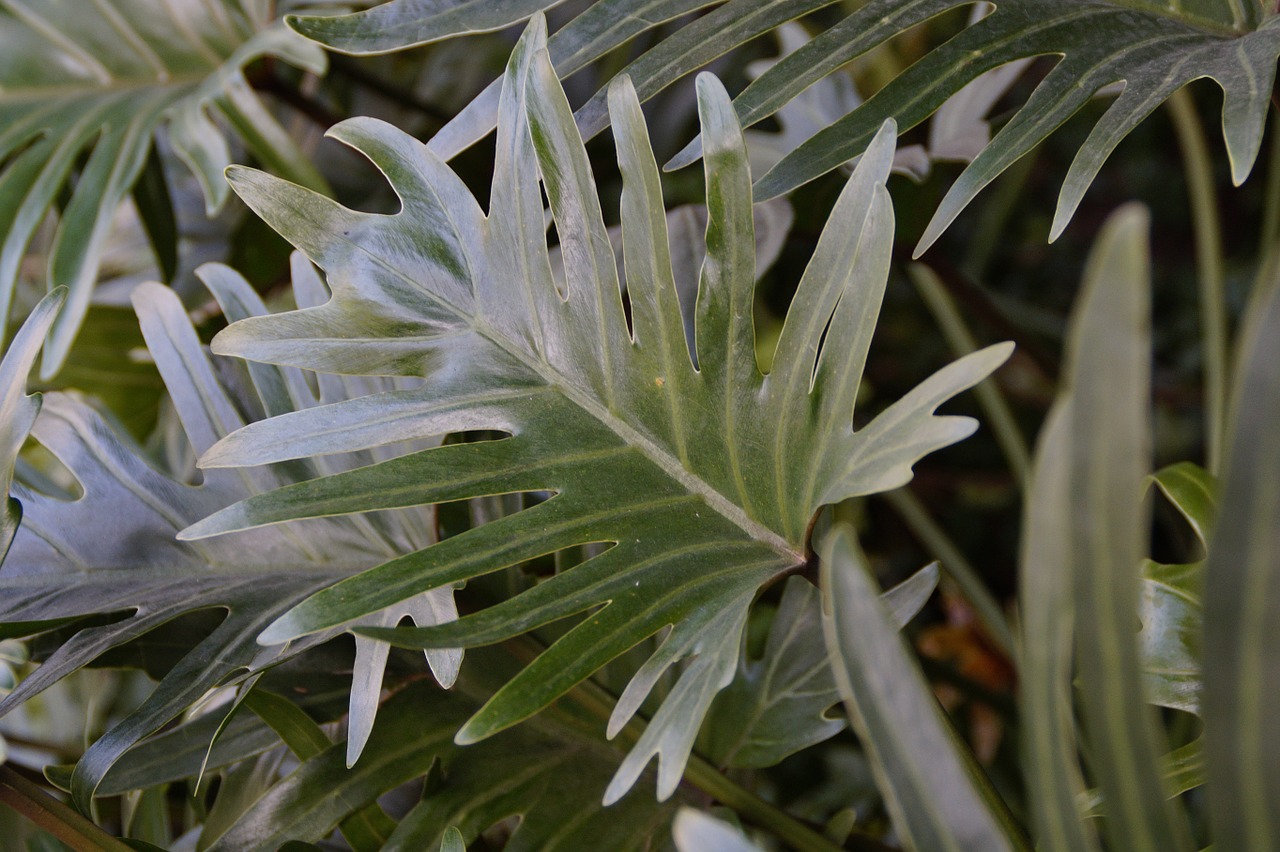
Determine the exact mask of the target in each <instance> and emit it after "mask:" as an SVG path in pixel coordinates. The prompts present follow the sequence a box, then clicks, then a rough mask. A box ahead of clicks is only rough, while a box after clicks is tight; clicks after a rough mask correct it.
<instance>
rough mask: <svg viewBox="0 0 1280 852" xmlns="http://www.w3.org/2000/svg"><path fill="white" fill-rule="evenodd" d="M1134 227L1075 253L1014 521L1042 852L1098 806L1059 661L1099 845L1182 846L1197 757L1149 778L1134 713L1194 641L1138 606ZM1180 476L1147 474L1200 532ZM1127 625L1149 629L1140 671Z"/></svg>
mask: <svg viewBox="0 0 1280 852" xmlns="http://www.w3.org/2000/svg"><path fill="white" fill-rule="evenodd" d="M1146 224H1147V215H1146V212H1145V211H1144V210H1142V209H1141V208H1139V207H1138V206H1136V205H1131V206H1129V207H1126V208H1122V209H1121V210H1120V211H1118V212H1117V213H1115V214H1113V216H1112V217H1111V219H1110V220H1109V221H1108V223H1107V225H1106V227H1105V228H1104V229H1103V231H1102V233H1101V235H1100V236H1099V238H1098V241H1097V243H1096V245H1095V247H1094V249H1093V251H1092V252H1091V254H1090V257H1089V263H1088V267H1087V270H1086V274H1085V285H1084V288H1083V292H1082V295H1081V297H1080V300H1079V303H1078V304H1077V306H1076V308H1075V310H1074V312H1073V316H1072V322H1071V332H1070V336H1069V342H1068V349H1067V364H1066V371H1065V376H1064V382H1063V384H1064V388H1063V391H1062V394H1061V395H1060V397H1059V399H1058V401H1057V403H1056V404H1055V408H1054V409H1053V412H1052V413H1051V415H1050V418H1049V421H1048V425H1047V426H1046V429H1045V434H1044V436H1043V437H1042V438H1041V441H1040V446H1039V449H1038V451H1037V462H1036V472H1035V475H1034V477H1033V487H1032V489H1031V492H1030V495H1031V496H1030V501H1031V502H1030V503H1029V506H1028V512H1027V520H1026V530H1027V537H1026V540H1025V542H1024V550H1023V565H1022V577H1023V596H1022V599H1023V605H1024V609H1025V618H1026V624H1025V632H1024V636H1025V642H1024V646H1025V648H1024V657H1025V659H1024V669H1025V683H1024V691H1023V707H1024V712H1025V714H1026V715H1027V716H1028V717H1031V718H1036V719H1040V720H1042V721H1041V723H1040V724H1038V725H1035V726H1032V727H1029V728H1028V731H1027V740H1026V742H1027V754H1028V768H1029V773H1028V775H1029V780H1030V782H1031V785H1030V786H1031V793H1032V803H1033V808H1034V811H1033V812H1034V817H1035V823H1036V826H1037V828H1038V829H1039V831H1040V832H1041V833H1042V837H1041V840H1042V841H1043V842H1044V843H1046V844H1048V845H1049V846H1053V847H1055V848H1057V847H1061V848H1065V849H1082V850H1088V849H1096V848H1097V847H1098V841H1097V838H1096V836H1095V835H1094V832H1093V830H1092V829H1091V828H1090V827H1089V826H1087V825H1086V824H1084V823H1082V822H1081V820H1080V819H1079V815H1080V808H1081V807H1083V806H1086V805H1087V806H1089V807H1090V808H1091V809H1097V807H1096V805H1097V804H1098V798H1097V796H1096V795H1093V794H1091V793H1089V794H1087V793H1086V792H1085V791H1084V789H1083V786H1084V785H1083V780H1082V777H1081V771H1080V766H1079V763H1078V761H1077V755H1076V750H1077V747H1078V746H1077V740H1076V733H1075V726H1074V721H1073V717H1072V715H1071V713H1070V708H1071V706H1072V703H1073V702H1072V695H1071V685H1072V683H1073V680H1072V676H1071V675H1072V671H1073V669H1072V662H1073V660H1072V652H1073V650H1074V657H1075V664H1076V665H1077V666H1078V667H1079V681H1080V685H1081V687H1082V693H1081V699H1080V703H1081V707H1082V715H1083V719H1084V722H1085V726H1086V727H1085V729H1086V731H1087V733H1088V735H1089V751H1088V763H1089V765H1090V767H1091V768H1092V770H1093V772H1094V774H1095V775H1096V777H1097V781H1098V784H1099V787H1100V790H1101V802H1100V809H1101V811H1102V812H1105V814H1106V816H1107V820H1106V822H1105V823H1104V826H1105V829H1106V834H1107V837H1108V838H1109V840H1110V841H1111V842H1112V844H1113V845H1116V846H1122V847H1125V848H1151V849H1185V848H1188V847H1189V845H1190V842H1189V832H1188V830H1187V825H1186V820H1185V815H1184V813H1183V811H1182V809H1181V804H1180V803H1179V802H1177V801H1170V799H1171V797H1172V796H1173V795H1174V794H1175V793H1176V792H1181V791H1182V790H1185V789H1187V788H1188V787H1190V786H1195V781H1194V777H1193V776H1194V775H1195V774H1196V773H1195V763H1196V762H1197V761H1196V758H1197V754H1198V745H1197V744H1195V743H1192V744H1191V745H1189V746H1186V747H1184V748H1183V749H1179V750H1177V751H1175V752H1173V753H1171V754H1170V755H1167V756H1166V757H1165V758H1164V760H1163V765H1162V762H1161V760H1160V758H1159V755H1160V754H1161V752H1162V750H1163V749H1162V746H1163V745H1164V743H1163V737H1162V736H1161V734H1162V731H1161V730H1160V729H1159V727H1158V726H1157V719H1156V717H1155V716H1154V714H1153V712H1152V709H1151V708H1150V707H1148V706H1146V702H1147V701H1148V700H1157V701H1159V700H1160V699H1161V698H1162V697H1163V695H1162V684H1163V679H1162V676H1161V673H1159V672H1150V671H1146V672H1144V664H1146V665H1147V666H1148V667H1150V666H1151V665H1153V664H1158V663H1159V661H1160V657H1159V655H1160V654H1161V653H1166V654H1167V653H1168V649H1166V648H1161V647H1159V646H1158V645H1157V643H1159V642H1164V643H1168V644H1170V645H1171V646H1172V647H1173V649H1174V651H1181V650H1182V641H1181V640H1182V638H1183V637H1182V636H1181V635H1178V631H1182V630H1185V631H1186V633H1187V634H1192V633H1194V631H1195V626H1194V625H1190V626H1187V625H1168V624H1164V625H1162V624H1161V622H1162V620H1164V619H1165V617H1166V615H1167V613H1162V612H1161V609H1164V608H1166V607H1167V606H1168V605H1169V602H1170V601H1171V600H1173V599H1175V598H1176V596H1175V595H1173V594H1171V593H1170V592H1171V590H1167V589H1163V588H1161V587H1160V586H1159V585H1157V584H1155V583H1154V582H1153V581H1152V580H1151V579H1148V581H1147V584H1146V588H1147V590H1148V600H1147V602H1146V604H1145V607H1140V602H1141V595H1140V590H1141V589H1142V588H1143V585H1144V584H1143V583H1142V582H1141V579H1140V577H1141V575H1140V565H1141V560H1140V555H1141V553H1142V551H1143V538H1144V536H1145V532H1144V531H1145V529H1146V526H1147V518H1146V516H1145V513H1144V511H1143V509H1142V491H1143V489H1144V485H1145V483H1144V477H1145V476H1146V473H1145V468H1146V465H1148V464H1149V454H1150V451H1149V441H1150V422H1149V419H1150V418H1149V408H1150V402H1149V399H1148V398H1149V394H1150V357H1151V355H1150V353H1151V342H1150V313H1149V311H1150V308H1149V303H1150V302H1149V300H1150V297H1149V288H1150V285H1149V275H1150V273H1149V263H1148V260H1147V242H1146V234H1145V231H1146ZM1187 472H1188V469H1187V468H1174V469H1170V470H1165V471H1161V472H1160V473H1159V474H1157V475H1156V477H1155V481H1156V482H1157V484H1159V485H1160V487H1161V488H1162V489H1165V490H1168V489H1171V488H1172V489H1174V491H1173V492H1172V495H1176V496H1174V499H1175V504H1177V505H1179V508H1181V509H1183V510H1184V511H1186V512H1187V513H1188V517H1190V518H1193V519H1194V520H1193V524H1194V525H1196V526H1197V528H1199V529H1203V527H1204V525H1206V524H1207V517H1206V515H1207V512H1206V511H1202V510H1198V509H1197V508H1196V507H1197V506H1201V507H1202V506H1203V504H1204V503H1205V502H1206V501H1205V500H1204V498H1203V496H1202V495H1196V496H1197V498H1198V499H1197V500H1195V501H1194V503H1193V502H1192V501H1188V500H1186V499H1184V498H1183V494H1182V491H1183V489H1182V488H1181V487H1180V481H1181V480H1182V479H1183V478H1185V476H1186V474H1187ZM1149 573H1150V572H1149ZM1160 578H1161V576H1160V572H1155V579H1157V580H1158V579H1160ZM1176 591H1179V592H1180V591H1181V590H1176ZM1162 600H1163V601H1164V602H1165V606H1164V607H1161V606H1159V605H1158V604H1159V603H1160V602H1161V601H1162ZM1135 614H1140V615H1141V616H1142V617H1143V618H1144V619H1145V621H1146V625H1145V628H1146V630H1147V631H1148V632H1149V635H1148V636H1147V637H1146V639H1145V641H1146V646H1147V647H1146V649H1145V650H1146V651H1147V659H1145V660H1144V659H1143V657H1142V653H1141V651H1140V650H1139V640H1138V636H1137V635H1135V631H1134V616H1135ZM1162 632H1171V633H1174V634H1175V635H1172V636H1169V635H1165V636H1160V635H1159V634H1161V633H1162ZM1151 634H1154V635H1155V638H1153V636H1152V635H1151ZM1144 681H1145V683H1144ZM1144 687H1147V688H1144ZM1170 691H1171V690H1169V689H1168V688H1163V693H1168V692H1170ZM1162 703H1163V702H1162ZM1173 706H1182V704H1181V703H1178V704H1175V705H1173Z"/></svg>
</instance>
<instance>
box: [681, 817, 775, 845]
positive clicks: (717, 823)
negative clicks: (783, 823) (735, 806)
mask: <svg viewBox="0 0 1280 852" xmlns="http://www.w3.org/2000/svg"><path fill="white" fill-rule="evenodd" d="M671 836H672V839H674V840H675V844H676V849H678V850H679V852H762V850H761V849H760V847H759V846H757V845H755V844H754V843H752V842H751V841H750V840H749V839H748V838H747V836H746V835H745V834H743V833H742V832H741V831H739V830H738V829H736V828H734V827H733V826H731V825H729V824H728V823H727V822H724V821H723V820H718V819H716V818H715V817H713V816H711V815H710V814H705V813H703V812H702V811H697V810H694V809H693V808H681V809H680V811H679V812H678V813H677V814H676V819H675V823H674V824H673V825H672V826H671Z"/></svg>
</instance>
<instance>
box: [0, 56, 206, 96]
mask: <svg viewBox="0 0 1280 852" xmlns="http://www.w3.org/2000/svg"><path fill="white" fill-rule="evenodd" d="M216 70H217V66H211V67H210V68H209V69H207V70H206V71H204V73H200V72H192V73H189V74H179V75H176V76H171V77H167V78H165V79H161V78H158V77H145V78H144V77H139V78H131V79H124V80H117V81H115V82H112V83H95V82H93V81H90V80H86V81H84V83H67V84H64V85H58V86H34V87H27V88H6V87H5V86H0V106H21V105H23V102H24V101H33V102H34V101H46V102H47V101H48V100H49V99H50V98H56V99H58V100H73V99H76V98H84V97H91V96H101V95H104V94H115V93H125V92H135V91H138V90H140V89H181V88H195V87H197V86H199V85H200V84H201V83H202V82H204V81H205V80H206V79H208V77H209V75H210V74H212V73H213V72H214V71H216Z"/></svg>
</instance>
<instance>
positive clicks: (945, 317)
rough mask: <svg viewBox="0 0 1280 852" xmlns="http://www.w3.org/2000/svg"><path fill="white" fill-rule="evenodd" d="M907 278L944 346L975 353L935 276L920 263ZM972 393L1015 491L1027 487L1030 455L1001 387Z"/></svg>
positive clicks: (989, 385) (987, 385)
mask: <svg viewBox="0 0 1280 852" xmlns="http://www.w3.org/2000/svg"><path fill="white" fill-rule="evenodd" d="M907 275H908V276H909V277H910V278H911V282H912V283H913V284H915V285H916V290H917V292H919V293H920V298H922V299H923V300H924V303H925V306H926V307H927V308H928V309H929V313H931V314H933V319H934V321H935V322H936V323H937V324H938V327H939V328H940V329H942V336H943V337H945V338H946V339H947V345H948V346H950V347H951V351H952V353H953V354H954V355H955V356H956V357H957V358H962V357H964V356H965V355H968V354H969V353H970V352H976V351H977V349H978V342H977V341H976V340H974V338H973V334H972V333H971V332H970V331H969V327H968V326H967V325H965V322H964V318H963V317H962V316H960V310H959V308H957V307H956V303H955V301H954V300H952V298H951V296H950V295H949V294H948V293H947V289H946V287H944V286H943V284H942V279H940V278H939V277H938V274H937V273H936V272H934V271H933V270H932V269H930V268H929V267H928V266H925V265H924V264H923V263H912V264H908V266H907ZM973 392H974V393H975V394H977V397H978V404H979V405H980V406H982V410H983V412H984V413H985V414H986V415H987V423H988V424H989V425H990V426H991V431H992V432H993V433H994V434H995V436H996V443H997V444H999V445H1000V451H1001V452H1003V453H1004V457H1005V460H1006V461H1008V462H1009V469H1010V470H1011V471H1013V476H1014V479H1016V480H1017V482H1018V487H1019V488H1022V487H1023V486H1024V485H1025V484H1026V481H1027V474H1028V472H1029V471H1030V469H1031V453H1030V451H1029V450H1028V449H1027V442H1026V440H1025V439H1024V438H1023V437H1022V432H1021V431H1020V430H1019V429H1018V422H1017V420H1015V419H1014V416H1013V411H1012V410H1011V409H1010V408H1009V403H1008V401H1007V400H1006V399H1005V398H1004V394H1002V393H1001V392H1000V387H999V386H998V385H997V384H996V383H995V380H994V379H987V380H986V381H984V382H982V383H980V384H979V385H978V386H977V387H976V388H974V391H973Z"/></svg>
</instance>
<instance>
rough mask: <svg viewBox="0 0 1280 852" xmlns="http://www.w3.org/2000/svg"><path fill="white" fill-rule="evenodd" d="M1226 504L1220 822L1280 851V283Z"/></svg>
mask: <svg viewBox="0 0 1280 852" xmlns="http://www.w3.org/2000/svg"><path fill="white" fill-rule="evenodd" d="M1239 358H1240V360H1239V365H1240V366H1239V375H1238V377H1237V380H1236V388H1235V400H1236V401H1235V412H1234V423H1233V424H1232V427H1231V430H1230V431H1231V436H1230V449H1229V451H1228V460H1227V464H1226V467H1225V468H1224V472H1223V476H1222V479H1223V482H1222V503H1221V511H1220V513H1219V517H1218V523H1217V529H1216V531H1215V532H1214V535H1213V539H1212V541H1211V542H1210V544H1211V548H1210V551H1209V559H1208V563H1207V565H1206V568H1205V574H1206V576H1205V593H1204V594H1205V598H1204V609H1205V612H1204V698H1203V710H1204V720H1205V735H1204V740H1205V759H1206V763H1207V767H1206V768H1207V775H1208V782H1209V783H1208V785H1207V787H1206V789H1207V791H1208V799H1209V816H1210V818H1211V820H1212V825H1213V829H1214V842H1215V844H1216V845H1217V846H1218V847H1219V848H1221V849H1267V848H1272V847H1274V846H1275V845H1276V844H1277V843H1280V817H1278V815H1277V812H1276V809H1275V807H1274V804H1275V802H1276V801H1277V797H1280V706H1278V705H1277V703H1276V696H1277V694H1280V666H1277V665H1276V661H1277V660H1278V659H1280V631H1277V630H1276V629H1275V613H1276V612H1277V608H1278V607H1280V482H1277V479H1276V470H1277V469H1278V468H1280V433H1277V431H1276V429H1275V423H1276V418H1277V417H1280V372H1278V371H1280V284H1278V283H1277V281H1276V280H1275V279H1274V273H1273V280H1272V281H1270V282H1267V287H1266V289H1265V290H1264V291H1262V293H1261V294H1260V296H1259V297H1258V298H1257V299H1255V301H1254V304H1253V305H1252V306H1251V310H1250V312H1249V315H1248V317H1247V323H1246V327H1245V331H1244V334H1243V337H1242V340H1241V346H1240V356H1239Z"/></svg>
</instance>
